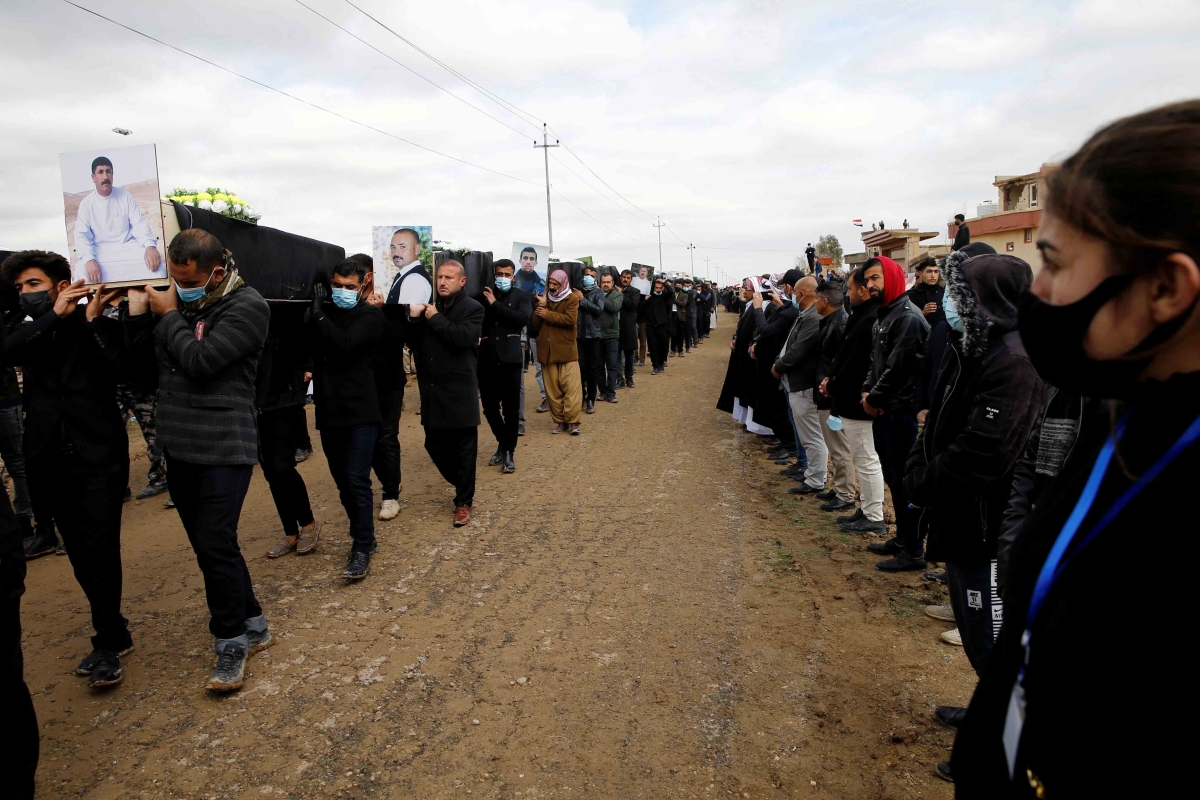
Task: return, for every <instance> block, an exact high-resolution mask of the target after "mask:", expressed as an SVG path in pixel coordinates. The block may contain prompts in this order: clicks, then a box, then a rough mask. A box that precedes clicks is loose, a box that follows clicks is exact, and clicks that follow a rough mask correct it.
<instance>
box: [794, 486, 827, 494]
mask: <svg viewBox="0 0 1200 800" xmlns="http://www.w3.org/2000/svg"><path fill="white" fill-rule="evenodd" d="M820 491H821V490H820V489H818V488H817V487H815V486H809V485H808V484H807V483H805V484H801V485H800V486H793V487H792V488H790V489H788V494H817V493H818V492H820Z"/></svg>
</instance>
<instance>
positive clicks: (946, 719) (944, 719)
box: [933, 706, 967, 728]
mask: <svg viewBox="0 0 1200 800" xmlns="http://www.w3.org/2000/svg"><path fill="white" fill-rule="evenodd" d="M966 716H967V710H966V709H965V708H963V707H962V706H938V707H937V708H935V709H934V710H933V718H934V719H936V720H937V721H938V722H940V723H942V724H943V725H945V726H946V727H947V728H957V727H959V726H960V725H962V721H963V718H965V717H966Z"/></svg>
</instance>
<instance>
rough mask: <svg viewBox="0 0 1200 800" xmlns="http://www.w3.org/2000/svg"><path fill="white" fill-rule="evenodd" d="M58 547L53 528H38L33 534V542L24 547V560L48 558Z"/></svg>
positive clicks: (56, 536) (56, 535)
mask: <svg viewBox="0 0 1200 800" xmlns="http://www.w3.org/2000/svg"><path fill="white" fill-rule="evenodd" d="M57 547H58V534H56V533H55V532H54V528H38V529H37V530H36V531H35V532H34V534H33V541H31V542H30V543H29V544H27V545H25V560H26V561H29V560H31V559H34V558H41V557H42V556H48V555H50V554H51V553H53V552H54V550H55V548H57Z"/></svg>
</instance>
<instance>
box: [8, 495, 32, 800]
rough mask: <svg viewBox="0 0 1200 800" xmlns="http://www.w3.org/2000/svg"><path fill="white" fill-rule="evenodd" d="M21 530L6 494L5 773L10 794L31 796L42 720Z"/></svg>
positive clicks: (23, 799)
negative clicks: (25, 609)
mask: <svg viewBox="0 0 1200 800" xmlns="http://www.w3.org/2000/svg"><path fill="white" fill-rule="evenodd" d="M21 547H22V545H21V531H20V530H19V529H18V528H17V522H16V518H15V517H14V516H13V512H12V508H11V507H10V506H9V504H8V495H7V494H0V719H3V720H4V730H5V731H6V733H5V741H6V742H8V744H6V745H4V746H3V747H0V775H3V776H4V779H5V785H6V786H7V787H8V788H7V789H6V790H5V796H6V797H12V798H14V800H30V799H31V798H32V797H33V789H34V785H33V782H34V776H35V775H36V774H37V764H38V723H37V714H36V713H35V712H34V710H33V699H32V698H31V697H30V696H29V687H28V686H26V684H25V660H24V658H23V656H22V654H21V593H22V592H23V591H24V589H25V558H24V556H23V554H22V552H21Z"/></svg>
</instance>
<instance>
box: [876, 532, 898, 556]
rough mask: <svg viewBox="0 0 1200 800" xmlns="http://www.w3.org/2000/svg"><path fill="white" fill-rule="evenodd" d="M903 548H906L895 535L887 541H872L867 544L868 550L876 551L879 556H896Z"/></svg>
mask: <svg viewBox="0 0 1200 800" xmlns="http://www.w3.org/2000/svg"><path fill="white" fill-rule="evenodd" d="M903 550H904V548H902V547H901V546H900V542H898V541H896V537H895V536H893V537H892V538H891V539H888V540H887V541H886V542H872V543H871V544H869V545H867V552H868V553H874V554H875V555H877V556H894V555H896V554H897V553H900V552H902V551H903Z"/></svg>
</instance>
